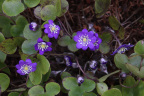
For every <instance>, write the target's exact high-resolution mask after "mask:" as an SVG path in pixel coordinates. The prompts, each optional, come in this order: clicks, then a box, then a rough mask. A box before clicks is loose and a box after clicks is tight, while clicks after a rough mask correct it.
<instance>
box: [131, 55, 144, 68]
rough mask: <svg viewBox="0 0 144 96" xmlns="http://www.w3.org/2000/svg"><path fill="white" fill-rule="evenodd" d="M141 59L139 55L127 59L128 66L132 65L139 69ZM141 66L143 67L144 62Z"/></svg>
mask: <svg viewBox="0 0 144 96" xmlns="http://www.w3.org/2000/svg"><path fill="white" fill-rule="evenodd" d="M141 59H142V57H141V56H139V55H134V56H130V57H129V64H132V65H134V66H136V67H138V68H140V63H141ZM142 66H144V61H143V63H142Z"/></svg>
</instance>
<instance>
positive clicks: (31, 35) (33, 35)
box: [23, 24, 42, 40]
mask: <svg viewBox="0 0 144 96" xmlns="http://www.w3.org/2000/svg"><path fill="white" fill-rule="evenodd" d="M23 34H24V37H25V38H26V39H33V40H37V39H38V38H39V37H41V35H42V31H41V28H39V29H38V30H37V31H32V30H30V29H29V24H27V25H26V26H25V28H24V31H23Z"/></svg>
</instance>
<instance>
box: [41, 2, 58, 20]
mask: <svg viewBox="0 0 144 96" xmlns="http://www.w3.org/2000/svg"><path fill="white" fill-rule="evenodd" d="M56 15H57V13H56V7H55V6H54V5H47V6H45V7H44V8H43V9H42V10H41V18H42V20H44V21H46V20H55V19H56Z"/></svg>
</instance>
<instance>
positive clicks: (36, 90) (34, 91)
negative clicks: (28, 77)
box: [28, 85, 44, 96]
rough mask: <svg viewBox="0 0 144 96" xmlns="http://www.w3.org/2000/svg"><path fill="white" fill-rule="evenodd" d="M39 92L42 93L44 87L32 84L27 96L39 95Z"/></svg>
mask: <svg viewBox="0 0 144 96" xmlns="http://www.w3.org/2000/svg"><path fill="white" fill-rule="evenodd" d="M40 94H44V89H43V87H42V86H40V85H37V86H34V87H32V88H31V89H30V90H29V91H28V95H29V96H40ZM41 96H42V95H41Z"/></svg>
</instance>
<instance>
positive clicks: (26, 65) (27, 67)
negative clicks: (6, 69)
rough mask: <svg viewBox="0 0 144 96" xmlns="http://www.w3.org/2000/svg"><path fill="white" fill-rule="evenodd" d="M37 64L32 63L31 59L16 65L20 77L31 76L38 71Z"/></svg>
mask: <svg viewBox="0 0 144 96" xmlns="http://www.w3.org/2000/svg"><path fill="white" fill-rule="evenodd" d="M36 66H37V63H32V61H31V60H30V59H26V61H23V60H20V61H19V64H17V65H16V68H17V69H18V70H17V73H19V74H20V75H25V74H29V73H31V72H34V71H35V70H36Z"/></svg>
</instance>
